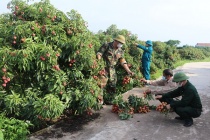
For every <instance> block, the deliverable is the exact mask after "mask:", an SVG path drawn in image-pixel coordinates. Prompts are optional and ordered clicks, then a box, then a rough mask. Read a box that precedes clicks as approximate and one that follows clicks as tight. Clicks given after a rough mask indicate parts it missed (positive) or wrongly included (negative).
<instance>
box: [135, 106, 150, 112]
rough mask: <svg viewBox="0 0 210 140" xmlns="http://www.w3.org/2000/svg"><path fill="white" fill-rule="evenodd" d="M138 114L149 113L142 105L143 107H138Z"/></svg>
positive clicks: (146, 107)
mask: <svg viewBox="0 0 210 140" xmlns="http://www.w3.org/2000/svg"><path fill="white" fill-rule="evenodd" d="M138 112H139V113H148V112H150V110H149V107H148V106H147V105H144V106H140V107H139V110H138Z"/></svg>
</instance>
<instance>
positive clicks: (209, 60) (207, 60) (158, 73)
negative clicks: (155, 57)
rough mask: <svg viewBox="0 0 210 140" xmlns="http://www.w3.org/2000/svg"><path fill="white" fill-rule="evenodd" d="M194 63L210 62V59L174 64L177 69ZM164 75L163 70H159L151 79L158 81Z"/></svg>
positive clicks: (182, 61) (183, 61) (181, 61)
mask: <svg viewBox="0 0 210 140" xmlns="http://www.w3.org/2000/svg"><path fill="white" fill-rule="evenodd" d="M192 62H210V57H209V58H205V59H203V60H186V59H185V60H180V61H178V62H177V63H175V64H174V67H175V68H177V67H179V66H183V65H184V64H186V63H192ZM162 75H163V69H159V70H158V71H157V72H156V73H155V74H151V79H157V78H159V77H161V76H162Z"/></svg>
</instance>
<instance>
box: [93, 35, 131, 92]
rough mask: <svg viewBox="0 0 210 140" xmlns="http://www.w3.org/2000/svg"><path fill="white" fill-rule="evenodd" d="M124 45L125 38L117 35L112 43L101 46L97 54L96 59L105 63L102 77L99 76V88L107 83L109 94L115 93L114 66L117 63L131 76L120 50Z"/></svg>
mask: <svg viewBox="0 0 210 140" xmlns="http://www.w3.org/2000/svg"><path fill="white" fill-rule="evenodd" d="M123 44H125V37H124V36H122V35H118V36H117V37H116V38H114V41H113V42H110V43H107V44H103V45H102V46H101V47H100V48H99V50H98V52H97V59H101V58H103V60H104V61H105V63H106V67H105V71H104V75H103V76H101V81H100V82H101V83H100V84H101V85H100V86H101V88H104V87H105V86H106V84H107V82H108V87H107V89H108V90H109V92H110V93H111V92H112V93H115V91H116V83H117V74H116V71H115V65H116V64H117V62H118V61H119V62H120V64H121V65H122V66H123V68H124V69H125V70H126V71H127V73H128V74H131V75H132V74H133V73H132V72H131V71H130V69H129V67H128V65H127V62H126V61H125V59H124V58H123V57H124V51H123V50H122V46H123Z"/></svg>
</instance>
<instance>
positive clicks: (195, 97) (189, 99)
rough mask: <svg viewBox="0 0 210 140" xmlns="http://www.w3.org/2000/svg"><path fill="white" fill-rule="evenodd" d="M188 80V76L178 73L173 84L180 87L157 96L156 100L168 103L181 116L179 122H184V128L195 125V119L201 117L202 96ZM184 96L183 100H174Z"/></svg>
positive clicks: (168, 106) (178, 118)
mask: <svg viewBox="0 0 210 140" xmlns="http://www.w3.org/2000/svg"><path fill="white" fill-rule="evenodd" d="M187 79H189V77H188V76H186V75H185V73H183V72H179V73H176V74H175V75H174V77H173V82H176V83H178V85H179V87H178V88H177V89H175V90H174V91H170V92H168V93H166V94H164V95H157V96H156V99H159V100H160V101H161V102H167V103H168V105H167V106H166V107H167V108H168V109H170V108H172V109H173V110H174V111H175V112H176V113H177V114H178V115H179V116H178V117H175V119H177V120H184V126H185V127H189V126H191V125H193V118H197V117H199V116H200V115H201V112H202V104H201V100H200V96H199V94H198V92H197V90H196V88H195V86H194V85H192V84H191V83H190V82H189V81H188V80H187ZM178 96H182V99H181V100H178V101H177V100H173V98H175V97H178Z"/></svg>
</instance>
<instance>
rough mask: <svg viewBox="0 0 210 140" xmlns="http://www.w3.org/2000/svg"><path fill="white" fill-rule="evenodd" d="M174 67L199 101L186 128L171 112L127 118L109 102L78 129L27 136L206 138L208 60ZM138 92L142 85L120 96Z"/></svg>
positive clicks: (60, 139) (63, 139)
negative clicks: (197, 112) (197, 113)
mask: <svg viewBox="0 0 210 140" xmlns="http://www.w3.org/2000/svg"><path fill="white" fill-rule="evenodd" d="M177 71H184V72H185V73H186V74H187V75H188V76H189V77H190V79H189V81H190V82H191V83H193V84H194V85H195V87H196V88H197V90H198V92H199V94H200V96H201V100H202V104H203V113H202V115H201V117H199V118H196V119H194V125H193V126H191V127H189V128H186V127H184V126H183V122H180V121H177V120H174V117H175V116H176V114H175V113H170V114H169V116H167V117H166V116H164V115H163V114H160V113H159V112H157V111H151V112H150V113H147V114H134V117H133V118H131V119H129V120H120V119H119V117H118V116H117V115H116V114H114V113H111V106H104V108H103V109H102V110H100V112H99V113H100V115H99V117H97V118H96V119H94V118H93V119H94V121H89V122H87V123H86V124H84V125H83V126H81V129H80V130H79V131H74V132H72V131H71V132H68V131H63V130H62V129H61V128H56V129H54V133H55V134H54V135H53V136H51V137H44V136H43V135H37V136H32V137H30V140H44V139H45V140H189V139H190V140H209V137H210V133H209V132H210V125H209V124H210V119H209V118H210V112H209V108H210V92H209V91H210V62H198V63H188V64H185V65H184V66H182V67H178V68H177V69H176V70H174V72H177ZM140 92H142V89H140V88H134V89H132V90H131V91H128V92H127V93H125V95H124V97H125V99H126V97H128V96H129V95H130V94H135V95H139V93H140ZM139 96H141V95H139ZM156 103H157V101H153V102H151V104H156ZM75 127H76V126H75ZM56 133H57V134H56ZM58 134H60V135H58Z"/></svg>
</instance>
